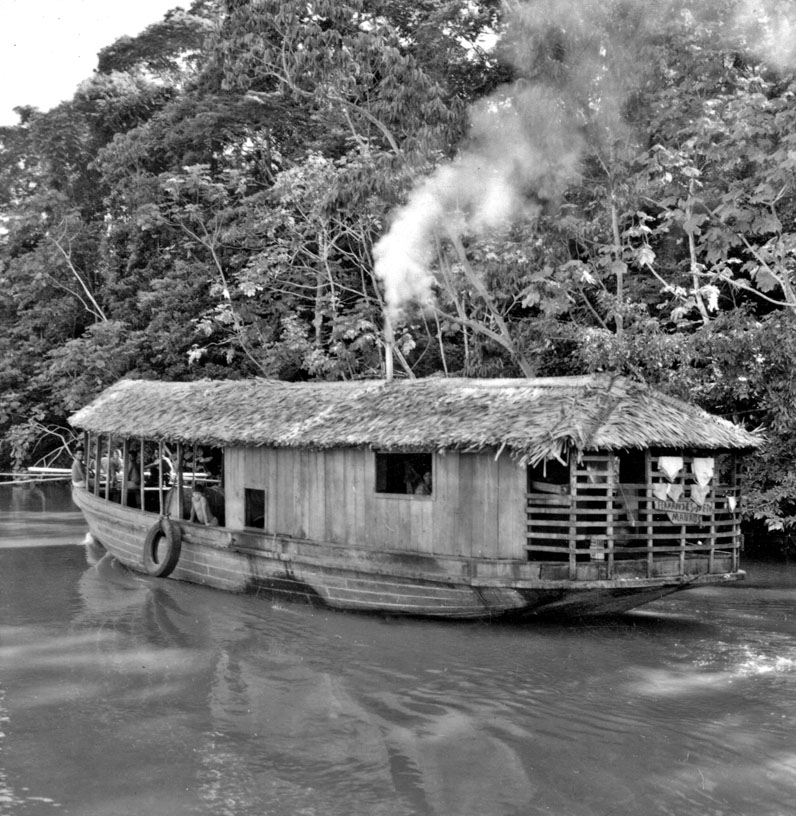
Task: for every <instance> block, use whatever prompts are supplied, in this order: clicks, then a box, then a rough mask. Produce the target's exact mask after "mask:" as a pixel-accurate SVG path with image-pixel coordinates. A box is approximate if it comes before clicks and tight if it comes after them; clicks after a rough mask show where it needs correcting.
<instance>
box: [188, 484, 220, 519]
mask: <svg viewBox="0 0 796 816" xmlns="http://www.w3.org/2000/svg"><path fill="white" fill-rule="evenodd" d="M189 521H196V522H198V523H199V524H204V525H205V526H206V527H218V519H217V518H216V517H215V516H214V515H213V511H212V510H211V509H210V502H208V500H207V496H206V495H205V488H204V485H201V484H197V485H195V486H194V489H193V492H192V493H191V517H190V519H189Z"/></svg>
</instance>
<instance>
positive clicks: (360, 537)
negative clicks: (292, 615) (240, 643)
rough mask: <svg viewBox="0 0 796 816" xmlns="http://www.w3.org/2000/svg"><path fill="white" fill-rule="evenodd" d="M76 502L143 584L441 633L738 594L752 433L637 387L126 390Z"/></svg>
mask: <svg viewBox="0 0 796 816" xmlns="http://www.w3.org/2000/svg"><path fill="white" fill-rule="evenodd" d="M70 421H71V422H72V424H73V426H75V427H76V428H78V429H81V430H82V431H83V434H84V441H83V454H84V457H83V459H84V464H83V465H82V467H83V468H84V469H85V470H86V471H87V472H86V473H85V474H84V478H83V479H82V480H81V479H80V478H77V480H76V481H77V483H78V484H77V486H75V487H74V492H73V495H74V501H75V502H76V504H77V505H78V507H80V509H81V510H82V511H83V513H84V515H85V518H86V520H87V522H88V526H89V529H90V531H91V534H92V536H93V537H94V538H95V539H96V540H98V541H99V542H101V543H102V544H103V545H104V546H105V547H106V548H107V549H108V550H109V551H110V552H111V553H112V554H113V555H114V556H116V558H118V559H119V560H120V561H122V562H123V563H124V564H126V565H127V566H129V567H131V568H132V569H134V570H139V571H143V572H148V573H150V574H151V575H155V576H159V577H164V578H165V577H170V578H173V579H177V580H183V581H190V582H194V583H198V584H204V585H207V586H212V587H217V588H220V589H226V590H231V591H236V592H253V593H263V594H267V595H268V596H270V597H273V596H277V597H282V598H287V599H293V600H303V601H308V602H311V603H317V604H322V605H325V606H328V607H332V608H336V609H345V610H355V611H363V612H380V613H389V614H403V615H416V616H432V617H439V618H491V617H498V616H526V615H541V614H570V615H584V614H604V613H614V612H620V611H624V610H627V609H631V608H633V607H636V606H639V605H641V604H644V603H647V602H649V601H652V600H655V599H657V598H660V597H662V596H664V595H667V594H670V593H673V592H677V591H680V590H682V589H686V588H688V587H694V586H702V585H705V584H717V583H723V582H731V581H736V580H738V579H740V578H742V577H743V574H744V573H743V571H742V570H741V569H740V565H739V552H740V548H741V543H742V535H741V528H740V505H741V461H742V458H743V455H744V454H746V453H748V452H750V451H751V450H752V449H754V448H755V447H757V446H758V445H759V444H760V439H759V437H758V436H757V435H756V434H753V433H749V432H747V431H745V430H744V429H742V428H740V427H738V426H736V425H734V424H732V423H730V422H728V421H726V420H724V419H722V418H719V417H716V416H713V415H710V414H708V413H706V412H705V411H703V410H702V409H700V408H698V407H696V406H694V405H691V404H689V403H686V402H683V401H679V400H676V399H673V398H671V397H668V396H665V395H663V394H661V393H658V392H655V391H654V390H652V389H650V388H648V387H647V386H645V385H643V384H640V383H636V382H632V381H629V380H627V379H624V378H620V377H615V376H609V375H595V376H588V377H561V378H547V379H522V380H515V379H511V380H508V379H503V380H472V379H453V378H429V379H424V380H403V381H397V380H388V381H382V380H367V381H357V382H336V383H292V384H291V383H284V382H276V381H270V380H262V379H257V380H239V381H207V380H205V381H197V382H186V383H173V382H155V381H142V380H130V379H126V380H122V381H120V382H118V383H116V384H115V385H113V386H111V387H110V388H108V389H107V390H106V391H104V392H103V393H102V394H100V396H99V397H98V398H97V399H96V400H95V401H94V402H92V403H91V404H90V405H88V406H86V407H85V408H83V409H82V410H80V411H78V412H77V413H76V414H75V415H74V416H72V417H71V420H70Z"/></svg>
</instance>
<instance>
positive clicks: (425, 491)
mask: <svg viewBox="0 0 796 816" xmlns="http://www.w3.org/2000/svg"><path fill="white" fill-rule="evenodd" d="M415 495H416V496H430V495H431V471H430V470H427V471H426V472H425V473H424V474H423V478H422V479H421V480H420V482H419V483H418V485H417V487H416V488H415Z"/></svg>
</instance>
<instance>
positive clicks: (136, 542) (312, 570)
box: [73, 489, 744, 619]
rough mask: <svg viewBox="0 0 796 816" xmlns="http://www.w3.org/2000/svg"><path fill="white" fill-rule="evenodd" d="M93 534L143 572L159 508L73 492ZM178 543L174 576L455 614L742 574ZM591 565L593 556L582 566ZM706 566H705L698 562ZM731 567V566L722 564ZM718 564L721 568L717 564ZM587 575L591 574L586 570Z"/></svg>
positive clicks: (598, 601)
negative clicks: (612, 570)
mask: <svg viewBox="0 0 796 816" xmlns="http://www.w3.org/2000/svg"><path fill="white" fill-rule="evenodd" d="M73 498H74V501H75V504H76V505H77V506H78V507H79V508H80V510H81V511H82V512H83V515H84V516H85V518H86V521H87V523H88V526H89V530H90V532H91V535H92V536H93V537H94V539H95V540H97V541H99V542H100V543H101V544H102V545H103V546H104V547H105V548H106V549H107V550H108V551H109V552H110V553H111V554H112V555H113V556H115V557H116V558H117V559H118V560H119V561H120V562H122V563H123V564H125V565H126V566H127V567H129V568H131V569H133V570H136V571H139V572H145V571H146V570H145V566H144V541H145V539H146V536H147V533H148V532H149V531H150V530H151V529H152V527H153V525H155V524H157V523H158V522H159V517H158V515H157V514H155V513H150V512H144V511H141V510H138V509H135V508H130V507H124V506H121V505H119V504H116V503H113V502H109V501H106V500H105V499H103V498H100V497H98V496H95V495H94V494H92V493H89V492H88V491H86V490H82V489H75V490H74V491H73ZM172 523H173V524H176V525H178V526H179V528H180V531H181V539H182V546H181V552H180V558H179V561H178V563H177V566H176V568H175V569H174V571H173V572H172V573H171V575H170V576H169V577H171V578H174V579H175V580H181V581H187V582H190V583H194V584H200V585H203V586H209V587H214V588H217V589H224V590H228V591H231V592H246V593H254V594H258V595H259V594H261V595H264V596H267V597H269V598H272V599H277V600H278V599H284V600H289V601H302V602H307V603H311V604H317V605H321V606H326V607H329V608H333V609H340V610H349V611H359V612H371V613H373V612H376V613H381V614H394V615H412V616H418V617H434V618H450V619H483V618H495V617H503V616H516V617H522V616H528V615H570V616H571V615H575V616H581V615H595V614H614V613H618V612H623V611H626V610H628V609H632V608H634V607H637V606H640V605H643V604H646V603H649V602H650V601H654V600H657V599H659V598H662V597H664V596H665V595H668V594H671V593H673V592H678V591H681V590H683V589H687V588H689V587H695V586H704V585H706V584H716V583H726V582H731V581H736V580H738V579H740V578H743V577H744V573H743V571H741V570H736V571H734V572H733V571H730V561H729V558H728V561H727V564H726V565H722V564H721V563H719V564H714V571H712V572H710V573H707V572H704V571H703V572H701V573H695V574H693V575H687V576H683V575H679V574H669V575H667V574H665V573H666V570H665V569H663V570H662V572H661V574H659V575H656V576H655V577H651V578H650V577H639V576H636V575H633V574H632V573H631V572H630V571H629V570H628V571H627V573H626V574H625V575H624V576H623V577H620V578H614V579H612V580H604V579H601V578H600V577H599V569H597V570H595V572H594V577H593V578H592V579H589V578H588V577H587V578H586V580H568V579H562V578H561V577H560V576H556V575H555V573H554V572H551V571H550V569H548V570H547V572H548V574H549V577H547V578H545V577H543V574H542V570H543V569H544V567H540V565H538V564H526V563H524V562H506V561H505V560H503V561H500V560H497V559H495V560H489V559H471V558H454V557H434V556H428V555H420V554H416V553H412V552H394V551H389V552H388V551H380V552H374V551H371V550H365V549H361V548H356V547H352V546H345V545H339V544H332V543H326V542H315V541H307V540H303V539H295V538H289V537H284V536H278V535H276V536H275V535H268V534H265V533H260V534H258V533H255V532H253V531H233V530H230V529H227V528H224V527H205V526H203V525H199V524H196V523H192V522H189V521H184V520H181V521H172ZM586 566H587V567H588V566H589V565H586ZM702 566H703V567H704V565H702ZM722 566H726V568H727V569H726V571H723V572H722V571H719V570H720V569H721V568H722ZM716 567H718V570H717V569H716ZM584 575H586V576H588V572H585V573H584Z"/></svg>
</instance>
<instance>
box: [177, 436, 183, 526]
mask: <svg viewBox="0 0 796 816" xmlns="http://www.w3.org/2000/svg"><path fill="white" fill-rule="evenodd" d="M182 458H183V447H182V442H178V443H177V508H178V509H177V518H180V519H181V518H182V517H183V512H182V497H183V485H182V469H183V463H182Z"/></svg>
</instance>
